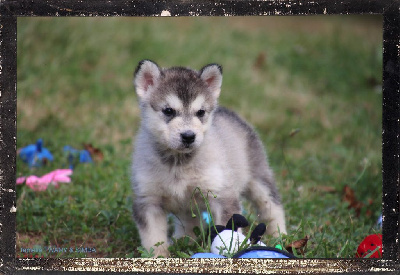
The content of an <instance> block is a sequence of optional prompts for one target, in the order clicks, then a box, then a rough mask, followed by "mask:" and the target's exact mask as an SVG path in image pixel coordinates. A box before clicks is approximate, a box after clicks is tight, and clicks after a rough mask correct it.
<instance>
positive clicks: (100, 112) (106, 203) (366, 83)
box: [17, 16, 382, 258]
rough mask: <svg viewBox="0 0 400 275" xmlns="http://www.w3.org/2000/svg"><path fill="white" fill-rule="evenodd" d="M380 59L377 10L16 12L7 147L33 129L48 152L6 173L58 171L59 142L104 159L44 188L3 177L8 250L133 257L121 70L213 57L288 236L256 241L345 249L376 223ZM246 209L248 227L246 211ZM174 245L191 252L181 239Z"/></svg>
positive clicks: (128, 82)
mask: <svg viewBox="0 0 400 275" xmlns="http://www.w3.org/2000/svg"><path fill="white" fill-rule="evenodd" d="M381 56H382V22H381V17H371V16H366V17H360V16H329V17H319V16H314V17H255V18H244V17H239V18H222V17H221V18H19V19H18V82H17V84H18V105H17V107H18V110H17V112H18V115H17V147H18V148H21V147H24V146H26V145H28V144H31V143H34V142H35V141H36V140H37V139H38V138H43V140H44V146H45V147H47V148H48V149H50V151H51V152H52V153H53V154H54V156H55V161H54V162H53V163H51V164H49V165H48V166H45V167H42V168H38V169H34V170H31V169H29V168H28V167H27V165H26V164H24V163H22V161H21V160H18V162H17V176H22V175H30V174H36V175H43V174H44V173H46V172H49V171H51V170H53V169H56V168H66V167H67V160H66V158H65V156H64V155H63V152H62V148H63V146H64V145H71V146H73V147H75V148H79V149H81V148H82V144H83V143H92V144H93V145H94V146H95V147H98V148H100V149H101V150H102V151H103V153H104V160H103V161H101V162H96V163H95V164H81V165H78V166H77V167H76V169H75V170H74V173H73V175H72V183H70V184H60V188H58V189H56V188H50V189H49V190H47V191H45V192H33V191H32V190H30V189H29V188H27V187H26V186H18V187H17V209H18V211H17V233H18V235H17V252H20V249H21V248H33V246H34V245H41V246H49V245H52V246H56V247H76V246H77V247H94V248H95V249H96V252H95V253H94V252H92V253H61V254H59V255H56V254H53V253H48V254H46V255H45V256H46V257H53V256H59V257H80V256H87V257H138V256H140V254H141V253H140V252H139V251H138V249H137V248H138V247H139V246H140V240H139V237H138V234H137V230H136V227H135V224H134V222H133V220H132V217H131V216H132V210H131V205H132V191H131V189H130V182H129V178H130V171H129V169H130V168H129V166H130V158H131V151H132V141H133V137H134V134H135V132H136V130H137V129H138V126H139V110H138V106H137V101H136V97H135V93H134V90H133V85H132V77H133V71H134V68H135V66H136V65H137V63H138V61H140V60H142V59H144V58H149V59H152V60H154V61H156V62H158V63H159V65H161V66H166V67H167V66H172V65H183V66H188V67H192V68H197V69H200V68H201V67H202V66H203V65H205V64H207V63H212V62H216V63H220V64H221V65H222V66H223V67H224V80H223V87H222V93H221V98H220V103H221V105H224V106H226V107H229V108H232V109H234V110H236V111H237V112H238V113H240V114H241V115H242V116H243V117H244V118H246V119H247V120H248V121H249V122H251V123H252V124H253V125H254V126H255V128H256V129H257V131H258V133H259V134H260V137H261V139H262V140H263V142H264V144H265V145H266V148H267V151H268V154H269V160H270V164H271V166H272V167H273V169H274V171H275V175H276V179H277V182H278V184H279V190H280V192H281V194H282V198H283V203H284V207H285V209H286V216H287V226H288V235H287V236H283V237H282V238H279V239H273V238H269V237H267V236H266V237H265V238H264V241H265V242H267V243H268V244H269V245H271V246H274V245H275V244H277V243H282V244H283V246H285V245H287V244H289V243H290V242H292V241H293V240H297V239H302V238H304V237H305V236H306V235H307V236H309V237H310V240H309V241H308V245H307V249H306V253H305V255H304V257H317V258H319V257H324V258H325V257H328V258H332V257H353V256H354V255H355V252H356V249H357V246H358V244H359V243H360V242H361V241H362V239H363V238H364V237H365V236H367V235H369V234H371V233H374V232H379V230H378V229H377V228H375V223H376V220H377V218H378V216H379V214H380V212H381V202H382V199H381V197H382V195H381V194H382V173H381V165H382V161H381V113H382V107H381V102H382V95H381V88H380V85H381V81H382V78H381V75H382V57H381ZM257 60H259V61H258V62H257ZM294 129H300V131H299V132H298V133H297V134H295V135H293V136H291V135H290V133H291V132H292V131H293V130H294ZM345 185H348V186H350V187H351V188H352V189H353V190H354V191H355V194H356V197H357V199H358V200H359V201H360V202H362V203H363V204H364V205H365V206H364V207H363V208H362V210H361V214H360V216H359V217H357V216H356V214H355V211H354V210H353V209H350V210H349V209H348V208H347V203H345V202H343V201H342V190H343V187H344V186H345ZM318 186H331V187H333V188H334V190H335V192H331V193H328V192H325V191H323V190H322V189H318V188H317V189H316V187H318ZM188 207H190V206H189V205H188ZM247 217H248V218H249V220H250V222H254V223H255V224H258V221H257V220H256V217H255V215H254V212H253V211H251V209H248V216H247ZM186 245H187V246H186ZM185 246H186V247H185ZM177 248H179V250H180V249H182V251H184V250H185V248H187V249H186V251H189V250H190V251H191V252H193V248H191V246H190V245H189V244H186V243H185V242H181V243H179V244H177V245H176V246H175V247H174V248H173V249H175V250H174V251H176V250H177ZM189 248H190V249H189ZM20 254H21V253H20ZM174 255H177V254H176V253H175V254H174ZM182 255H183V254H182ZM300 256H301V255H300Z"/></svg>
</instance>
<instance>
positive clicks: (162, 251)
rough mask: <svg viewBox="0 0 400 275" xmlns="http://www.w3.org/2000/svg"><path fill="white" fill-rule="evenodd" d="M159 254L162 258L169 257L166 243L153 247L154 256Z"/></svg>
mask: <svg viewBox="0 0 400 275" xmlns="http://www.w3.org/2000/svg"><path fill="white" fill-rule="evenodd" d="M159 256H162V257H164V258H168V257H169V251H168V244H165V243H164V244H161V245H159V246H155V247H154V258H158V257H159Z"/></svg>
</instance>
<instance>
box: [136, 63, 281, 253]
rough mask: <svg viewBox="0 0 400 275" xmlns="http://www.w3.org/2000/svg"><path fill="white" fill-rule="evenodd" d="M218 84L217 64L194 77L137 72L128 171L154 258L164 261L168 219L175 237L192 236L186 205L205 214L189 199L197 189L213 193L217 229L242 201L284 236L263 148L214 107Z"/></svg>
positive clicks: (143, 67) (152, 68) (188, 72)
mask: <svg viewBox="0 0 400 275" xmlns="http://www.w3.org/2000/svg"><path fill="white" fill-rule="evenodd" d="M221 84H222V68H221V66H219V65H217V64H210V65H207V66H205V67H203V68H202V69H201V70H200V71H195V70H192V69H188V68H183V67H172V68H167V69H162V68H160V67H159V66H158V65H157V64H156V63H154V62H152V61H150V60H143V61H141V62H140V63H139V65H138V66H137V68H136V71H135V76H134V86H135V90H136V94H137V96H138V99H139V105H140V111H141V125H140V129H139V131H138V133H137V136H136V139H135V144H134V154H133V164H132V188H133V192H134V195H135V199H134V204H133V214H134V220H135V222H136V225H137V227H138V230H139V234H140V238H141V242H142V246H144V247H145V248H146V249H150V247H154V245H155V244H156V243H162V245H158V246H155V247H154V249H155V250H154V251H155V256H158V255H161V256H168V250H167V247H168V237H167V230H168V226H167V219H166V215H167V214H168V213H173V214H174V215H175V216H176V223H175V236H174V237H176V238H179V237H181V236H182V235H190V236H193V228H194V226H196V225H198V224H199V218H198V217H197V218H193V217H192V211H191V200H193V199H195V200H196V202H197V203H198V205H200V207H204V204H203V205H202V204H201V201H202V199H201V197H199V196H197V197H196V196H193V195H194V194H196V192H195V189H196V188H197V187H198V188H199V189H200V190H201V191H202V192H203V193H204V194H206V193H208V192H209V191H211V192H212V194H213V196H208V198H209V204H210V208H211V214H212V217H213V222H214V223H215V224H226V223H227V222H228V220H229V219H230V217H231V216H232V214H234V213H241V203H240V198H241V197H242V195H243V196H246V197H247V198H249V199H250V200H251V201H252V202H253V203H254V205H255V206H256V208H257V211H258V215H259V217H260V219H261V220H263V221H265V222H267V226H268V227H267V233H268V234H272V235H274V236H277V235H278V232H281V233H286V225H285V214H284V209H283V207H282V204H281V199H280V196H279V193H278V191H277V188H276V185H275V180H274V176H273V172H272V170H271V168H270V167H269V165H268V162H267V158H266V154H265V152H264V148H263V145H262V143H261V141H260V139H259V138H258V136H257V134H256V133H255V131H254V130H253V128H252V127H251V126H249V124H247V123H246V122H245V121H244V120H242V119H241V118H240V117H239V116H238V115H237V114H235V113H234V112H232V111H229V110H227V109H225V108H222V107H219V106H218V97H219V95H220V91H221ZM197 194H199V192H197Z"/></svg>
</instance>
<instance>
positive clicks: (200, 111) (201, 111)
mask: <svg viewBox="0 0 400 275" xmlns="http://www.w3.org/2000/svg"><path fill="white" fill-rule="evenodd" d="M205 113H206V111H204V110H198V111H197V113H196V116H198V117H203V116H204V115H205Z"/></svg>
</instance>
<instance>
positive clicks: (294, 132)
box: [289, 129, 300, 137]
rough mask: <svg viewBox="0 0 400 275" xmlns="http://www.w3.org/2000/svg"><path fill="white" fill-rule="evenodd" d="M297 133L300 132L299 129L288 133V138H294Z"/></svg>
mask: <svg viewBox="0 0 400 275" xmlns="http://www.w3.org/2000/svg"><path fill="white" fill-rule="evenodd" d="M298 132H300V129H293V130H292V131H290V134H289V136H291V137H293V136H295V135H296V134H297V133H298Z"/></svg>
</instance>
